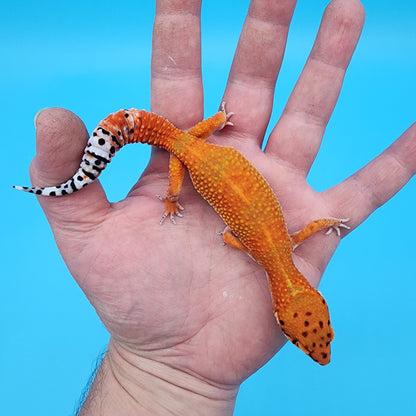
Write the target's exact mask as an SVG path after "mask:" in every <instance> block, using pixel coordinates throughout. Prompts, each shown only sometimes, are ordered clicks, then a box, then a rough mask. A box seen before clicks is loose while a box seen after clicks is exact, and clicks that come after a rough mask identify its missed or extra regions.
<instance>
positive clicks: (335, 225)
mask: <svg viewBox="0 0 416 416" xmlns="http://www.w3.org/2000/svg"><path fill="white" fill-rule="evenodd" d="M348 221H349V218H347V219H338V218H321V219H319V220H315V221H312V222H310V223H309V224H308V225H307V226H306V227H305V228H303V229H302V230H300V231H297V232H295V233H293V234H291V236H290V239H291V241H292V247H293V249H295V248H296V247H298V246H299V245H300V244H302V243H303V242H304V241H305V240H306V239H307V238H308V237H310V236H311V235H312V234H315V233H317V232H318V231H321V230H325V229H328V231H327V232H326V233H325V235H329V234H331V232H332V231H335V232H336V233H337V235H338V236H340V235H341V228H345V229H347V230H349V229H350V228H351V227H349V226H348V225H346V224H345V223H346V222H348Z"/></svg>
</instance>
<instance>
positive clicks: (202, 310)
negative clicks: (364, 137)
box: [30, 0, 416, 416]
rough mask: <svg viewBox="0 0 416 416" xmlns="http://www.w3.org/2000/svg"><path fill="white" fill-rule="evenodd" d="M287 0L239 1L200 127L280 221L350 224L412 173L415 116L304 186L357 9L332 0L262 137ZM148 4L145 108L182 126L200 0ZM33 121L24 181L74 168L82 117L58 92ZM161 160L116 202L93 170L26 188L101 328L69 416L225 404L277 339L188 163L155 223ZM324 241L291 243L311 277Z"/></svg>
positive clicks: (328, 248) (194, 104) (258, 276)
mask: <svg viewBox="0 0 416 416" xmlns="http://www.w3.org/2000/svg"><path fill="white" fill-rule="evenodd" d="M295 3H296V2H295V1H293V0H284V1H278V2H276V1H274V0H253V1H252V2H251V6H250V10H249V13H248V16H247V19H246V22H245V25H244V28H243V31H242V34H241V37H240V41H239V44H238V47H237V51H236V54H235V58H234V61H233V65H232V68H231V72H230V77H229V79H228V83H227V86H226V90H225V92H224V96H223V100H224V101H226V103H227V109H228V110H229V111H233V112H234V113H235V115H234V116H233V118H232V121H233V123H234V126H233V127H232V128H231V127H230V128H228V127H227V129H225V130H223V131H222V132H220V133H219V134H217V135H216V136H215V137H213V138H212V139H210V141H212V142H215V143H220V144H224V145H230V146H233V147H235V148H236V149H238V150H239V151H240V152H242V153H243V154H244V155H245V156H246V157H247V158H248V159H249V160H250V161H251V162H252V163H253V165H254V166H255V167H256V168H257V169H258V170H259V171H260V172H261V173H262V174H263V176H264V177H265V178H266V179H267V181H268V182H269V184H270V185H271V187H272V188H273V189H274V190H275V192H276V194H277V195H278V197H279V200H280V202H281V205H282V208H283V212H284V213H285V218H286V222H287V224H288V228H289V231H290V232H294V231H296V230H299V229H300V228H302V227H303V226H304V225H306V224H307V223H308V222H309V221H311V220H312V219H315V218H320V217H339V218H351V220H350V222H349V223H348V225H350V226H351V227H352V229H351V231H352V230H353V229H354V228H356V227H357V226H358V225H359V224H360V223H361V222H363V221H364V220H365V219H366V218H367V217H368V216H369V215H370V214H371V213H372V212H373V211H374V210H375V209H376V208H377V207H379V206H380V205H382V204H383V203H384V202H386V201H387V200H388V199H389V198H391V197H392V196H393V195H394V194H395V193H396V192H397V191H398V190H399V189H400V188H401V187H402V186H404V184H405V183H406V182H407V181H408V180H409V179H410V178H411V177H412V176H413V174H414V173H415V170H416V140H415V139H416V137H415V136H416V127H415V125H413V126H412V127H410V128H409V129H408V130H407V131H406V132H405V133H404V134H403V135H402V136H401V137H400V138H399V139H398V140H397V141H396V142H395V143H394V144H393V145H392V146H391V147H390V148H388V149H387V150H386V151H385V152H384V153H383V154H381V155H380V156H379V157H378V158H376V159H375V160H373V161H372V162H371V163H369V164H368V165H367V166H365V167H364V168H363V169H361V170H360V171H358V172H357V173H356V174H354V175H353V176H351V177H350V178H348V179H346V180H345V181H344V182H342V183H340V184H338V185H337V186H334V187H333V188H330V189H328V190H326V191H324V192H316V191H315V190H313V189H312V188H310V186H309V185H308V184H307V182H306V176H307V174H308V172H309V170H310V167H311V165H312V163H313V161H314V159H315V157H316V154H317V152H318V150H319V147H320V144H321V140H322V137H323V134H324V132H325V128H326V125H327V123H328V120H329V118H330V116H331V114H332V111H333V108H334V106H335V104H336V101H337V98H338V95H339V93H340V90H341V86H342V82H343V78H344V74H345V71H346V68H347V66H348V63H349V61H350V59H351V56H352V53H353V51H354V48H355V45H356V43H357V41H358V38H359V36H360V33H361V30H362V26H363V22H364V10H363V8H362V6H361V4H360V3H359V2H358V1H357V0H334V1H333V2H331V3H330V4H329V5H328V7H327V9H326V11H325V14H324V16H323V20H322V23H321V27H320V30H319V33H318V35H317V39H316V41H315V44H314V46H313V49H312V52H311V55H310V57H309V59H308V61H307V63H306V65H305V68H304V70H303V72H302V74H301V76H300V78H299V80H298V83H297V84H296V86H295V88H294V90H293V92H292V95H291V96H290V98H289V100H288V103H287V105H286V107H285V109H284V111H283V113H282V116H281V118H280V119H279V121H278V123H277V125H276V126H275V128H274V129H273V131H272V133H271V135H270V137H268V139H267V145H266V148H265V150H264V151H262V149H261V144H262V143H263V141H264V134H265V131H266V128H267V126H268V123H269V118H270V114H271V111H272V107H273V97H274V88H275V82H276V79H277V76H278V73H279V69H280V65H281V62H282V58H283V54H284V49H285V44H286V37H287V32H288V28H289V24H290V20H291V17H292V14H293V10H294V7H295ZM156 7H157V9H156V18H155V25H154V37H153V55H152V84H151V92H152V99H151V110H152V111H154V112H156V113H158V114H161V115H163V116H164V117H166V118H168V119H169V120H170V121H171V122H172V123H174V124H175V125H176V126H177V127H179V128H181V129H187V128H190V127H191V126H193V125H195V124H196V123H197V122H199V121H200V120H201V119H202V118H203V85H202V78H201V48H200V7H201V2H200V1H199V0H198V1H197V0H186V1H184V0H175V1H173V0H169V1H168V0H159V1H157V5H156ZM36 126H37V130H36V140H37V153H36V156H35V158H34V160H33V162H32V164H31V169H30V171H31V178H32V183H33V184H34V185H37V186H46V185H51V184H56V183H60V182H62V181H64V180H66V179H67V178H68V177H70V176H71V175H72V174H73V173H74V172H75V170H76V169H77V167H78V165H79V163H80V156H81V154H82V152H83V149H84V147H85V144H86V141H87V139H88V133H87V131H86V129H85V126H84V124H83V123H82V122H81V120H80V119H79V118H78V117H76V116H75V115H74V114H72V113H70V112H69V111H67V110H64V109H58V108H53V109H47V110H43V111H42V112H41V113H40V114H39V115H38V117H37V119H36ZM335 157H342V155H340V154H337V155H335ZM167 167H168V155H167V153H166V152H164V151H161V150H158V149H154V150H153V152H152V157H151V160H150V162H149V165H148V166H147V168H146V170H145V172H144V173H143V175H142V176H141V178H140V180H139V181H138V182H137V183H136V185H135V186H134V187H133V188H132V190H131V191H130V193H129V194H128V195H127V197H126V198H125V199H124V200H122V201H120V202H117V203H109V202H108V200H107V198H106V195H105V192H104V190H103V188H102V187H101V185H100V183H99V181H95V182H94V183H92V184H91V185H89V186H88V187H86V188H85V189H83V190H81V191H80V192H77V193H75V194H72V195H68V196H65V197H63V198H46V197H39V201H40V203H41V206H42V208H43V210H44V212H45V215H46V216H47V218H48V220H49V223H50V225H51V228H52V230H53V232H54V235H55V239H56V242H57V245H58V248H59V250H60V252H61V254H62V256H63V258H64V260H65V262H66V264H67V266H68V268H69V270H70V272H71V274H72V276H73V277H74V279H75V280H76V281H77V283H78V284H79V286H80V287H81V288H82V290H83V291H84V293H85V294H86V296H87V297H88V299H89V300H90V302H91V303H92V305H93V306H94V308H95V309H96V311H97V313H98V315H99V317H100V318H101V320H102V321H103V323H104V325H105V326H106V328H107V329H108V331H109V332H110V334H111V338H110V342H109V345H108V350H107V353H106V355H105V357H104V359H103V362H102V364H101V366H100V368H99V370H98V373H97V376H96V378H95V381H94V383H93V385H92V387H91V389H90V393H89V395H88V397H87V399H86V401H85V404H84V406H83V408H82V410H81V413H80V414H81V415H83V416H89V415H97V414H100V415H106V414H109V415H110V414H111V415H112V414H117V415H135V414H138V415H139V414H140V415H146V414H149V415H150V414H151V415H159V414H160V415H164V414H178V415H184V414H193V415H198V414H202V415H229V414H232V412H233V409H234V404H235V399H236V395H237V392H238V389H239V386H240V384H241V383H242V382H243V381H244V380H245V379H246V378H247V377H249V376H250V375H251V374H253V373H254V372H255V371H256V370H257V369H258V368H260V367H261V366H262V365H264V364H265V363H266V362H267V361H268V360H269V359H270V358H271V357H272V356H273V355H274V354H275V353H276V352H277V351H279V349H280V348H281V347H282V346H283V345H284V343H285V338H284V336H283V334H282V333H281V331H280V329H279V328H278V325H277V323H276V322H275V319H274V316H273V313H272V308H271V300H270V294H269V291H268V286H267V280H266V276H265V273H264V271H263V270H262V269H261V268H260V267H259V266H258V265H257V264H256V263H254V262H253V261H252V260H251V259H250V258H248V257H247V256H246V255H245V254H244V253H242V252H239V251H237V250H235V249H233V248H231V247H227V246H224V245H223V244H222V243H221V238H220V237H219V236H218V235H216V231H221V230H222V229H223V228H224V226H223V223H222V221H221V219H220V218H219V217H218V215H217V214H215V212H214V211H213V210H212V209H211V208H210V207H209V206H208V204H207V203H206V202H205V201H204V200H203V199H202V198H201V197H200V196H199V195H198V194H197V193H196V191H195V190H194V189H193V187H192V184H191V183H190V181H189V180H188V179H187V180H186V181H185V183H184V188H183V191H182V194H181V201H182V203H183V205H184V206H185V211H184V214H185V217H184V218H183V219H180V220H178V221H177V224H176V225H173V224H171V223H169V222H168V221H165V223H164V224H163V226H162V227H161V226H160V225H159V219H160V216H157V215H156V216H155V213H157V212H160V214H162V213H163V210H164V206H163V204H162V203H161V202H160V201H159V200H158V199H157V198H155V194H159V193H161V192H163V189H165V188H166V186H167ZM109 174H111V172H109ZM346 234H347V233H343V235H346ZM338 244H339V237H338V236H337V235H336V233H332V234H331V235H329V236H325V235H323V234H319V235H315V236H313V237H311V238H310V239H308V241H306V242H305V243H304V244H302V246H300V247H299V248H297V249H296V251H295V255H294V260H295V263H296V265H297V267H298V268H299V269H300V271H301V272H302V273H303V274H304V276H305V277H307V278H308V280H309V281H310V282H311V283H312V284H313V285H314V286H317V285H318V283H319V280H320V278H321V276H322V273H323V272H324V270H325V267H326V265H327V264H328V262H329V260H330V258H331V256H332V254H333V252H334V251H335V249H336V247H337V245H338Z"/></svg>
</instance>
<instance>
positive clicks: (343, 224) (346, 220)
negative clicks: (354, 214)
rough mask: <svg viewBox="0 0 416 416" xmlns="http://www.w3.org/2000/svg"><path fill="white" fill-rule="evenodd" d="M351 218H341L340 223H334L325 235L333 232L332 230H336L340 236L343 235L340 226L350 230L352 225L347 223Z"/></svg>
mask: <svg viewBox="0 0 416 416" xmlns="http://www.w3.org/2000/svg"><path fill="white" fill-rule="evenodd" d="M349 220H350V219H349V218H344V219H340V220H339V224H337V225H333V226H332V227H330V228H329V229H328V231H327V232H326V233H325V235H329V234H331V233H332V231H334V230H335V232H336V233H337V236H338V237H341V230H340V228H345V229H346V230H350V229H351V227H350V226H348V225H346V224H345V223H346V222H348V221H349Z"/></svg>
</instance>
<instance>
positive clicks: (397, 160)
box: [323, 123, 416, 227]
mask: <svg viewBox="0 0 416 416" xmlns="http://www.w3.org/2000/svg"><path fill="white" fill-rule="evenodd" d="M415 173H416V123H414V124H413V125H412V126H410V127H409V128H408V129H407V130H406V131H405V132H404V133H403V134H402V135H401V136H400V137H399V138H398V139H397V140H396V141H395V142H394V143H393V144H392V145H391V146H390V147H388V148H387V149H386V150H385V151H384V152H383V153H381V154H380V155H379V156H377V157H376V158H375V159H373V160H372V161H371V162H370V163H368V164H367V165H366V166H364V167H363V168H362V169H360V170H359V171H357V172H356V173H355V174H353V175H352V176H350V177H349V178H347V179H346V180H345V181H343V182H341V183H340V184H338V185H336V186H334V187H333V188H330V189H328V190H327V191H325V192H324V193H323V194H324V196H325V197H326V198H328V201H330V203H331V205H332V208H334V209H336V210H341V211H342V212H343V213H345V214H346V215H348V216H351V218H352V219H353V220H352V222H353V225H354V227H356V226H357V225H358V224H360V223H361V222H363V221H364V220H365V219H366V218H367V217H368V216H370V215H371V214H372V213H373V212H374V211H375V210H376V209H377V208H379V207H380V206H381V205H383V204H385V203H386V202H387V201H388V200H389V199H390V198H392V197H393V196H394V195H395V194H396V193H397V192H398V191H399V190H400V189H402V188H403V186H404V185H406V183H407V182H408V181H409V180H410V179H411V178H412V176H413V175H414V174H415Z"/></svg>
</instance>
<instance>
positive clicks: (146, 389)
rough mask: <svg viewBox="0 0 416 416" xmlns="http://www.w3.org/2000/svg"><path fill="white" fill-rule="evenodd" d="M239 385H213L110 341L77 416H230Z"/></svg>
mask: <svg viewBox="0 0 416 416" xmlns="http://www.w3.org/2000/svg"><path fill="white" fill-rule="evenodd" d="M237 392H238V386H232V387H230V386H220V385H215V384H213V383H211V382H209V381H208V380H204V379H201V378H199V377H198V376H195V375H191V374H189V373H187V372H184V371H182V370H180V369H177V368H173V367H171V366H169V365H167V364H164V363H160V362H157V361H154V360H152V359H149V358H143V357H142V356H138V355H137V354H134V353H132V352H130V351H128V350H126V349H124V348H123V347H121V346H120V345H119V344H118V343H117V342H116V341H114V340H110V343H109V346H108V350H107V353H106V355H105V357H104V359H103V361H102V363H101V366H100V368H99V370H98V372H97V375H96V377H95V380H94V382H93V384H92V386H91V389H90V392H89V394H88V396H87V399H86V400H85V403H84V405H83V407H82V410H81V412H80V413H79V416H92V415H94V416H95V415H98V414H99V415H100V416H106V415H114V414H117V415H120V416H123V415H129V416H130V415H136V414H137V415H140V416H145V415H152V416H157V415H165V414H170V415H188V414H189V415H213V416H214V415H215V416H223V415H224V416H226V415H232V414H233V410H234V405H235V399H236V396H237Z"/></svg>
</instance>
